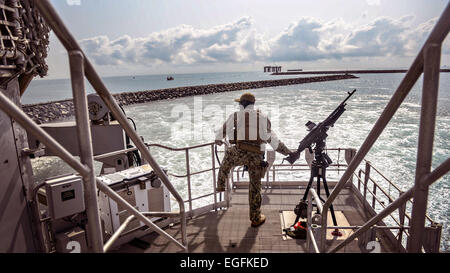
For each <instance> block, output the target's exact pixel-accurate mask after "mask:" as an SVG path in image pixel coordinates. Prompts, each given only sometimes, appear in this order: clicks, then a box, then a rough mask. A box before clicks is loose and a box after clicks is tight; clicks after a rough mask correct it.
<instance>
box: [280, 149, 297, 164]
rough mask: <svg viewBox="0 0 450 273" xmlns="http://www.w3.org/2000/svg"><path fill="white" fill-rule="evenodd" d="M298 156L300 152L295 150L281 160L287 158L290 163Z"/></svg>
mask: <svg viewBox="0 0 450 273" xmlns="http://www.w3.org/2000/svg"><path fill="white" fill-rule="evenodd" d="M299 157H300V153H299V152H295V153H292V154H290V155H289V156H287V157H285V158H283V162H284V160H287V161H288V162H289V163H290V164H291V165H292V164H294V162H295V161H297V159H298V158H299Z"/></svg>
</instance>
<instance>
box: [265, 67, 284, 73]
mask: <svg viewBox="0 0 450 273" xmlns="http://www.w3.org/2000/svg"><path fill="white" fill-rule="evenodd" d="M266 72H274V73H280V72H281V66H264V73H266Z"/></svg>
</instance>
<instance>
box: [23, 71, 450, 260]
mask: <svg viewBox="0 0 450 273" xmlns="http://www.w3.org/2000/svg"><path fill="white" fill-rule="evenodd" d="M355 75H356V76H358V77H359V78H357V79H347V80H338V81H328V82H315V83H308V84H300V85H290V86H279V87H270V88H261V89H254V90H240V91H233V92H225V93H215V94H209V95H203V96H195V97H185V98H178V99H171V100H163V101H155V102H151V103H145V104H136V105H128V106H125V107H124V110H125V112H126V114H127V116H128V117H130V118H131V119H133V120H134V122H135V124H136V130H137V132H138V134H139V135H141V136H142V137H143V138H144V140H145V141H146V142H147V143H159V144H162V145H165V146H168V147H173V148H181V147H187V146H193V145H199V144H202V143H208V142H212V141H214V130H216V129H217V128H218V127H220V126H221V124H222V122H223V121H224V120H225V119H226V118H227V116H228V115H229V114H230V113H232V112H233V111H235V110H237V109H238V106H237V104H236V103H235V102H234V99H235V98H237V97H239V96H240V95H241V94H242V93H244V92H252V93H253V94H254V95H255V97H256V105H255V106H256V107H257V108H259V109H260V110H261V111H262V112H264V113H266V114H267V115H268V117H269V118H270V119H271V121H272V127H273V130H274V131H275V132H276V133H277V135H278V137H279V139H280V140H282V141H283V142H284V143H285V144H286V145H287V146H288V147H290V148H292V149H295V148H296V147H297V146H298V143H299V141H300V140H302V139H303V137H305V136H306V134H307V130H306V127H305V124H306V123H307V122H308V121H313V122H315V123H318V122H320V121H322V120H323V119H325V118H326V117H327V116H328V115H329V114H330V113H331V112H332V111H333V110H334V109H335V108H336V107H337V106H338V105H339V103H340V102H341V101H342V100H343V99H344V98H345V97H346V96H347V92H349V91H352V90H354V89H356V90H357V91H356V93H355V94H354V95H353V96H352V97H351V98H350V100H349V101H348V102H347V103H348V104H347V107H346V109H347V110H346V111H345V112H344V113H343V115H342V116H341V118H340V119H339V120H338V121H337V122H336V124H335V126H334V127H332V128H331V129H330V130H329V131H328V138H327V147H328V148H337V147H341V148H355V149H358V148H359V147H360V146H361V144H362V143H363V141H364V140H365V138H366V136H367V135H368V133H369V132H370V130H371V129H372V128H373V126H374V124H375V122H376V121H377V118H378V117H379V116H380V114H381V113H382V111H383V110H384V108H385V106H386V105H387V103H388V101H389V99H390V98H391V96H392V94H393V93H394V92H395V90H396V88H397V87H398V86H399V84H400V82H401V80H402V79H403V77H404V75H405V74H404V73H395V74H394V73H393V74H355ZM167 76H169V75H130V76H121V77H107V78H104V79H103V80H104V82H105V84H106V86H107V87H108V88H109V90H110V92H112V93H119V92H133V91H142V90H153V89H162V88H171V87H181V86H194V85H204V84H216V83H232V82H246V81H257V80H270V79H281V78H292V77H302V76H303V75H289V76H286V75H284V76H273V75H269V74H268V73H263V72H227V73H198V74H174V75H170V76H172V77H173V78H174V80H172V81H167V79H166V78H167ZM305 76H308V77H309V76H313V75H305ZM422 85H423V78H422V77H421V78H420V79H419V80H418V81H417V83H416V84H415V85H414V87H413V89H412V90H411V92H410V94H409V95H408V96H407V97H406V99H405V101H404V103H403V104H402V105H401V107H400V108H399V109H398V110H397V112H396V114H395V115H394V117H393V118H392V119H391V121H390V123H389V125H388V126H387V127H386V129H385V130H384V132H383V133H382V134H381V136H380V137H379V139H378V140H377V142H376V143H375V145H374V146H373V148H372V149H371V151H370V152H369V153H368V155H367V157H366V159H367V160H368V161H370V162H371V163H372V165H373V166H374V167H375V168H376V169H377V170H378V171H380V172H381V173H382V174H383V175H384V177H386V178H387V179H389V180H391V181H392V182H393V183H395V184H396V185H397V186H398V187H399V188H400V189H401V190H402V191H406V190H408V189H409V188H410V187H412V186H413V185H414V177H415V167H416V158H417V143H418V141H417V140H418V131H419V120H420V108H421V107H420V103H421V98H422ZM439 87H440V88H439V96H438V107H437V116H436V127H435V137H434V146H433V161H432V166H433V168H435V167H437V166H438V165H439V164H441V163H442V162H444V161H445V160H446V159H447V158H448V157H449V155H450V74H449V73H441V75H440V81H439ZM86 88H87V92H88V93H93V92H94V90H93V88H92V87H91V86H90V85H89V83H87V82H86ZM71 96H72V95H71V86H70V80H69V79H55V80H44V79H43V80H34V81H32V82H31V84H30V86H29V88H28V90H27V91H26V93H25V94H24V96H23V97H22V103H24V104H31V103H39V102H46V101H54V100H62V99H67V98H71ZM222 150H223V147H220V149H219V153H218V155H219V159H221V158H222V156H223V153H222V152H221V151H222ZM150 151H151V153H152V154H153V155H154V157H155V158H156V160H157V161H158V163H159V164H160V165H161V166H162V167H163V168H164V169H167V170H168V172H169V174H175V175H183V174H185V173H186V163H185V156H186V155H185V152H171V151H167V150H164V149H161V148H151V149H150ZM212 156H214V155H212V154H211V147H210V146H207V147H203V148H199V149H195V150H191V151H190V159H191V162H190V171H191V173H193V172H198V171H201V170H206V169H209V168H211V165H212ZM330 157H331V158H332V159H333V161H334V162H339V163H341V164H345V159H344V153H343V152H342V151H341V152H338V151H331V150H330ZM281 160H282V156H281V155H280V154H278V155H277V158H276V163H281ZM299 163H305V159H304V157H303V155H302V157H301V159H300V160H299ZM32 164H33V171H34V173H35V176H36V179H37V180H38V181H39V180H44V179H45V178H47V177H49V176H53V175H59V174H63V173H70V172H73V170H71V169H70V167H68V166H67V165H66V164H65V163H64V162H62V161H61V160H59V159H57V158H53V157H49V158H39V159H34V160H33V162H32ZM216 164H217V162H216ZM360 167H361V168H362V169H363V170H364V164H361V166H360ZM100 168H101V165H100V163H96V169H97V171H98V172H99V171H100ZM342 173H343V172H342V170H341V171H329V172H328V174H329V176H330V177H329V178H328V180H330V181H331V180H337V179H339V177H340V175H342ZM371 174H373V177H374V179H375V180H376V181H377V182H378V183H380V184H381V185H383V186H384V187H385V190H386V192H388V193H389V194H392V195H393V196H394V197H395V198H396V197H398V192H397V190H396V189H395V188H394V187H393V186H390V185H389V184H388V183H387V182H386V180H385V179H384V178H383V177H382V176H381V175H378V174H377V172H376V171H372V172H371ZM211 176H212V175H211V172H205V173H201V174H198V175H196V176H193V177H192V179H191V183H192V197H193V198H195V197H198V196H202V195H204V194H207V193H209V192H211V189H212V180H211ZM308 177H309V172H299V171H291V172H289V171H287V172H286V173H283V174H281V175H280V177H279V178H280V179H287V180H289V178H296V179H301V180H305V179H306V180H307V178H308ZM170 178H171V179H172V183H173V184H174V186H175V187H176V188H177V190H178V191H179V192H180V194H181V195H182V196H183V198H185V199H187V197H188V195H187V184H186V179H185V178H176V177H174V176H170ZM241 179H242V180H246V179H248V175H247V174H245V175H244V177H243V178H241ZM355 181H356V180H355ZM368 196H370V194H368ZM211 198H212V197H208V198H203V199H199V200H196V201H195V202H194V205H193V206H194V208H195V207H199V206H201V205H204V204H206V203H207V202H211ZM380 198H381V200H384V201H385V202H384V205H386V204H388V201H387V198H385V197H380ZM299 199H300V192H299ZM368 200H372V199H371V198H368ZM172 201H173V200H172ZM172 206H173V207H176V206H177V204H176V203H175V202H174V201H173V202H172ZM376 209H377V210H381V209H382V204H377V207H376ZM407 210H411V204H408V207H407ZM427 214H428V215H429V217H430V218H431V219H433V220H434V221H435V222H437V223H440V224H442V225H443V228H442V241H441V250H442V251H445V252H448V251H450V175H449V174H447V175H446V176H444V177H442V178H441V179H440V180H439V181H437V182H435V183H434V184H433V185H432V186H431V187H430V191H429V198H428V211H427ZM392 221H393V220H392V219H389V217H388V218H386V222H387V223H388V224H390V223H392V224H393V223H394V222H392Z"/></svg>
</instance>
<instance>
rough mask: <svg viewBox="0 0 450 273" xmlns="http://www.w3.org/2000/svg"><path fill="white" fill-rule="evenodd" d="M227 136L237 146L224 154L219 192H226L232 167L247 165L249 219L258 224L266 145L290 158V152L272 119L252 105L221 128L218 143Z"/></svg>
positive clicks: (237, 113)
mask: <svg viewBox="0 0 450 273" xmlns="http://www.w3.org/2000/svg"><path fill="white" fill-rule="evenodd" d="M260 127H261V128H260ZM263 127H264V128H263ZM227 135H228V137H229V138H230V142H231V143H233V144H236V145H235V146H232V147H230V148H228V149H227V150H226V152H225V156H224V158H223V161H222V164H221V166H220V168H219V176H218V179H217V190H218V191H224V190H225V186H226V181H227V179H228V175H229V174H230V171H231V169H232V168H233V167H235V166H243V165H247V166H248V173H249V176H250V183H249V196H248V199H249V206H250V220H251V221H257V220H258V219H259V217H260V215H261V177H262V175H263V174H262V169H263V168H262V167H261V161H262V160H263V154H264V149H265V144H264V143H270V145H271V146H272V147H273V149H274V150H276V151H277V152H279V153H282V154H283V155H288V154H289V153H290V152H291V151H290V150H289V149H288V148H287V147H286V146H285V145H284V144H283V143H282V142H281V141H279V140H278V138H277V136H276V134H275V133H274V132H272V131H271V123H270V121H269V119H268V118H267V117H266V116H265V115H263V114H262V113H260V111H259V110H254V109H253V105H249V106H247V107H246V108H245V109H244V108H243V107H241V111H239V112H235V113H233V114H231V115H230V116H229V117H228V119H227V121H226V122H225V123H224V124H223V126H222V128H220V129H219V130H218V131H217V132H216V140H222V139H223V138H225V137H226V136H227Z"/></svg>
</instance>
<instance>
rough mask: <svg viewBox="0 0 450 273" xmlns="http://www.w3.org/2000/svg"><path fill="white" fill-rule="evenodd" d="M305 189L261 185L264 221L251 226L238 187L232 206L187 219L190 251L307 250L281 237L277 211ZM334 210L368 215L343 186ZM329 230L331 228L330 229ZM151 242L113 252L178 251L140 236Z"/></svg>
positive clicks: (356, 220) (358, 221) (352, 219)
mask: <svg viewBox="0 0 450 273" xmlns="http://www.w3.org/2000/svg"><path fill="white" fill-rule="evenodd" d="M303 191H304V189H263V190H262V196H263V205H262V211H263V214H265V215H266V216H267V220H266V223H264V224H263V225H262V226H260V227H257V228H253V227H251V226H250V221H249V215H248V214H249V211H248V190H247V189H237V190H236V191H235V192H234V193H233V199H232V207H231V208H229V209H228V210H219V211H212V212H209V213H206V214H204V215H200V216H197V217H195V218H193V219H189V220H188V222H187V236H188V244H189V252H201V253H202V252H208V253H217V252H219V253H221V252H228V253H248V252H251V253H269V252H307V251H306V240H294V239H287V240H283V236H282V232H281V221H280V211H283V210H286V211H292V210H293V208H294V207H295V205H296V204H297V203H298V202H299V200H300V198H301V196H302V193H303ZM334 208H335V210H336V211H342V213H343V215H344V216H345V218H346V219H347V220H348V223H349V224H350V225H362V224H363V223H364V222H365V220H367V218H368V217H369V215H365V212H364V211H365V210H364V209H362V204H361V203H360V202H359V200H358V199H357V198H356V197H355V196H354V195H353V193H352V191H351V190H350V189H344V190H343V191H342V192H341V193H340V195H339V196H338V198H337V199H336V201H335V202H334ZM165 231H166V232H168V233H169V234H171V235H172V236H174V237H175V238H177V239H178V240H180V241H181V234H180V228H179V226H178V225H175V226H172V227H168V228H166V229H165ZM329 232H331V231H329ZM140 239H141V240H143V241H145V242H147V243H149V244H150V247H148V248H147V249H142V248H141V247H136V246H134V244H131V243H128V244H124V245H122V246H121V247H120V249H116V250H113V251H112V252H145V253H152V252H166V253H167V252H181V250H180V249H179V248H178V247H177V246H176V245H175V244H173V243H170V242H168V241H167V240H166V239H164V238H162V237H161V236H160V235H158V234H156V233H151V234H149V235H147V236H144V237H142V238H140ZM339 242H340V239H338V240H336V238H334V239H332V240H327V245H328V246H331V245H335V244H338V243H339ZM381 248H382V252H386V251H388V252H389V249H390V248H389V247H388V246H386V244H385V243H384V240H381ZM361 251H362V250H361V249H360V248H359V247H358V242H357V241H354V242H352V243H351V244H349V245H348V246H346V247H345V248H344V249H343V250H342V251H341V252H361Z"/></svg>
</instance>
